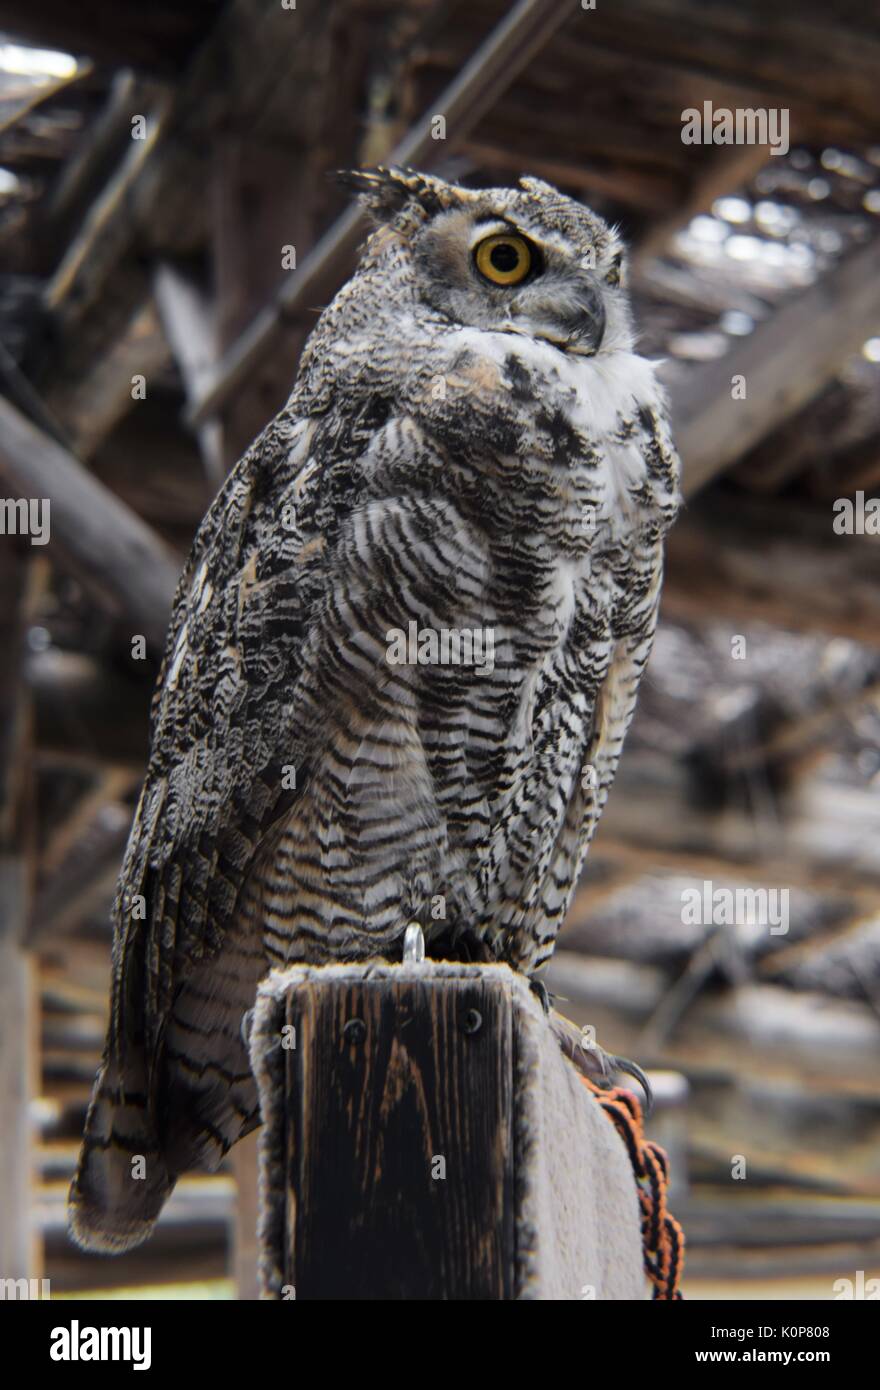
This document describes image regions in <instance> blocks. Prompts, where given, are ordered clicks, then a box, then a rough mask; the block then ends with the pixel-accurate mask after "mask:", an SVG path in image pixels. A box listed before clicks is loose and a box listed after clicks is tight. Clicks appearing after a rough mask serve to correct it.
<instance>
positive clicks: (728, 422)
mask: <svg viewBox="0 0 880 1390" xmlns="http://www.w3.org/2000/svg"><path fill="white" fill-rule="evenodd" d="M0 30H2V32H0V266H2V273H0V342H2V346H0V393H2V398H3V399H2V400H0V491H2V492H3V493H4V498H0V519H2V522H3V534H0V627H2V661H0V788H2V796H0V967H2V968H0V1043H2V1047H0V1110H2V1132H0V1277H2V1276H6V1275H11V1274H13V1273H21V1272H24V1271H26V1272H28V1273H30V1274H32V1275H39V1274H43V1275H45V1276H46V1277H48V1278H50V1280H51V1287H52V1293H53V1296H54V1295H58V1294H63V1293H74V1294H76V1295H80V1294H81V1293H82V1292H84V1291H87V1290H101V1291H103V1292H104V1293H106V1292H108V1291H112V1290H114V1289H117V1290H118V1289H121V1288H126V1289H128V1290H129V1292H131V1291H132V1290H134V1291H135V1292H136V1294H137V1295H138V1296H157V1297H158V1296H170V1295H171V1293H172V1292H173V1293H174V1295H175V1296H185V1295H187V1294H188V1295H189V1296H195V1297H211V1296H212V1297H232V1296H234V1292H235V1283H234V1277H233V1276H234V1273H235V1269H236V1265H235V1262H234V1258H233V1247H234V1245H235V1242H234V1240H233V1233H234V1231H235V1229H236V1223H237V1226H238V1230H239V1233H240V1241H239V1245H238V1256H237V1258H238V1266H237V1268H238V1271H239V1273H240V1274H241V1277H242V1285H241V1291H242V1293H246V1292H247V1278H248V1275H247V1273H246V1269H247V1262H248V1258H249V1256H248V1250H247V1246H248V1233H249V1232H250V1233H251V1234H252V1230H253V1210H252V1206H251V1204H250V1196H249V1187H248V1181H249V1178H248V1174H249V1171H250V1170H249V1169H248V1161H247V1158H246V1157H245V1158H243V1159H242V1160H240V1161H239V1174H240V1176H241V1180H242V1181H241V1190H242V1192H243V1193H245V1194H246V1195H245V1196H244V1197H243V1198H242V1199H241V1200H240V1201H237V1197H236V1192H237V1183H236V1171H235V1169H234V1168H233V1166H232V1165H230V1167H229V1169H228V1170H227V1171H226V1172H224V1173H221V1174H220V1175H218V1176H216V1177H213V1178H205V1177H196V1178H192V1179H187V1180H185V1181H184V1182H182V1183H181V1184H180V1187H179V1189H178V1191H177V1193H176V1194H175V1196H174V1198H173V1200H172V1201H171V1202H170V1204H169V1207H168V1209H167V1211H166V1213H165V1216H164V1217H163V1219H162V1221H161V1223H160V1226H159V1229H158V1232H157V1234H156V1236H155V1238H154V1239H153V1240H152V1241H151V1242H150V1243H149V1244H148V1245H147V1246H145V1247H144V1248H142V1249H141V1250H138V1251H136V1252H134V1253H133V1254H130V1255H127V1256H125V1257H122V1258H120V1259H117V1260H107V1259H100V1258H96V1257H88V1256H85V1255H83V1254H80V1253H79V1252H77V1251H76V1250H75V1249H74V1248H73V1247H72V1246H71V1245H70V1244H69V1243H68V1241H67V1238H66V1234H65V1226H64V1200H65V1194H66V1189H67V1185H68V1182H69V1179H70V1176H71V1173H72V1169H73V1164H74V1158H75V1153H76V1148H77V1141H78V1136H79V1134H80V1132H81V1128H82V1123H83V1117H84V1111H85V1106H86V1101H87V1097H88V1093H89V1089H90V1084H91V1080H92V1077H93V1075H94V1071H95V1067H96V1064H97V1060H98V1056H99V1052H100V1047H101V1043H102V1039H103V1034H104V1027H105V1012H106V995H107V983H108V967H109V948H110V926H109V907H110V902H111V898H112V894H113V890H114V883H115V878H116V875H117V872H118V870H119V866H120V860H121V854H122V849H123V846H124V843H125V839H126V835H127V829H128V825H129V822H130V818H131V814H132V807H133V802H134V798H135V797H136V794H137V789H138V785H139V781H140V778H141V776H142V773H143V768H144V761H145V754H146V746H147V728H148V706H149V699H150V694H151V689H152V685H153V682H154V679H155V675H156V669H157V665H156V663H157V656H158V653H159V652H160V650H161V643H162V636H163V632H164V626H165V622H166V619H167V614H168V607H169V604H170V598H171V592H172V589H173V584H174V581H175V578H176V573H177V571H178V570H179V568H180V565H181V563H182V557H183V555H184V553H185V551H186V549H187V546H188V545H189V542H190V540H191V538H192V536H193V533H194V531H195V528H196V526H197V525H198V522H199V520H200V518H201V517H202V515H203V513H204V511H205V509H206V507H207V505H208V503H209V502H210V499H211V497H212V495H213V493H214V492H215V490H216V489H217V487H218V484H219V482H220V480H221V479H222V478H223V476H224V475H225V473H226V471H227V470H228V468H229V467H230V466H231V465H232V464H233V463H234V461H235V459H236V458H237V457H238V455H239V454H240V452H241V450H242V448H243V446H244V445H246V444H247V443H248V442H249V440H250V439H251V437H252V436H253V435H254V434H255V433H256V432H257V431H258V430H259V429H260V428H261V427H262V426H263V425H264V424H265V423H266V421H267V420H268V419H269V417H270V416H271V415H272V414H273V413H274V412H275V411H276V410H277V409H278V407H279V406H280V405H281V404H282V403H283V401H284V399H285V397H286V395H287V393H288V391H289V389H290V386H291V384H292V382H293V379H294V375H295V371H296V362H297V356H298V353H299V351H300V348H301V346H302V343H303V340H304V337H305V335H306V334H307V333H308V331H309V328H310V326H311V324H312V323H313V322H314V318H315V313H316V311H317V310H318V309H319V308H320V307H321V306H322V305H323V304H325V303H326V302H327V301H328V299H329V298H330V297H331V295H332V294H333V292H334V290H335V289H336V288H337V287H338V285H339V284H341V283H342V281H343V280H344V279H345V278H346V276H347V275H348V274H349V273H350V270H351V267H352V265H353V259H354V248H355V247H356V245H357V242H358V239H359V237H361V236H362V235H363V226H362V225H356V217H355V215H354V214H352V213H350V212H348V211H347V203H346V200H345V198H344V196H343V195H342V193H341V192H340V191H339V189H338V187H337V186H336V185H334V184H333V182H331V181H330V180H329V179H328V178H327V177H326V175H327V173H328V171H330V170H333V169H336V168H339V167H350V166H352V165H358V164H363V163H366V164H371V163H375V162H377V161H382V160H385V159H388V158H389V156H390V157H394V158H402V159H405V160H406V162H410V163H413V164H415V165H417V166H419V167H427V168H430V169H432V170H435V171H437V172H439V173H441V174H444V175H448V176H450V177H455V178H457V179H460V180H462V181H464V182H467V183H472V184H475V185H480V184H499V183H500V184H503V183H506V182H509V181H510V180H513V179H515V178H516V176H518V175H519V174H521V173H531V174H536V175H539V176H542V177H544V178H546V179H548V180H549V181H551V182H553V183H555V184H557V185H558V186H559V187H561V188H563V189H564V190H565V191H566V192H568V193H570V194H572V195H574V196H575V197H578V198H581V199H583V200H584V201H585V202H587V203H589V204H590V205H591V206H592V207H594V208H595V209H597V210H598V211H599V212H601V213H602V214H603V215H604V216H605V217H607V218H609V219H611V220H613V221H615V222H617V223H619V224H620V226H621V227H622V229H623V231H624V233H625V235H626V237H627V239H628V241H629V244H630V246H631V248H632V256H631V262H630V266H629V281H630V285H631V288H632V293H633V298H634V302H635V308H636V313H637V318H638V322H639V324H640V328H641V344H642V350H643V352H645V353H646V354H647V355H649V356H651V357H654V358H663V359H664V365H663V368H662V371H663V376H664V378H665V380H666V382H667V383H668V386H669V390H670V395H671V398H672V403H673V410H674V418H675V421H676V426H677V435H678V441H679V445H680V450H681V453H682V456H683V459H684V467H685V474H684V476H685V489H686V493H687V497H688V505H687V507H686V509H685V511H684V513H683V515H682V518H681V520H680V522H679V524H678V526H677V527H676V529H675V531H674V533H673V535H672V537H671V541H670V545H669V564H668V580H667V584H666V589H665V595H664V600H663V616H662V621H661V625H660V629H659V633H658V637H657V642H656V648H655V652H654V655H653V657H652V660H651V664H650V667H649V670H648V675H647V678H646V680H645V682H644V685H643V688H642V695H641V700H640V704H639V709H638V713H637V717H636V720H635V723H634V725H633V728H632V731H631V734H630V737H629V740H628V744H627V746H626V749H625V752H624V757H623V762H622V766H621V771H620V774H619V777H618V780H617V783H616V785H615V787H614V789H613V791H612V794H611V797H610V801H609V804H608V808H607V811H606V814H605V817H604V820H603V821H602V823H601V826H600V829H599V833H598V836H597V839H596V842H595V847H594V850H593V852H592V854H591V856H590V859H589V862H588V867H587V870H586V873H585V876H584V879H583V883H582V886H581V887H580V889H579V892H578V894H577V897H576V899H575V902H574V905H573V907H572V910H571V913H570V916H569V919H568V923H567V925H566V927H565V929H564V932H563V935H562V937H561V940H560V946H559V950H558V952H557V955H556V958H555V961H554V963H553V966H552V969H551V973H550V979H549V982H550V986H551V988H552V989H553V990H554V991H556V992H557V993H558V994H559V995H561V996H564V998H565V999H566V1000H567V1002H566V1003H562V1004H561V1005H560V1007H561V1008H562V1009H564V1010H565V1011H566V1012H568V1013H569V1014H570V1015H571V1016H572V1017H573V1018H575V1019H576V1020H577V1022H578V1023H579V1024H590V1025H592V1026H593V1027H594V1028H595V1029H596V1030H597V1033H598V1037H599V1040H600V1041H601V1042H602V1044H603V1045H604V1046H605V1047H606V1048H609V1049H611V1050H613V1051H616V1052H619V1053H622V1054H624V1055H626V1056H628V1057H633V1058H638V1059H639V1060H640V1061H641V1062H642V1063H643V1064H644V1065H646V1066H649V1067H650V1068H651V1069H652V1071H653V1073H654V1075H655V1080H656V1083H657V1089H658V1093H659V1104H658V1109H657V1113H656V1117H655V1119H654V1121H653V1124H652V1128H651V1130H650V1132H651V1133H652V1134H653V1135H654V1137H657V1138H660V1139H661V1140H662V1141H663V1142H665V1143H666V1144H667V1146H668V1147H669V1149H670V1151H671V1153H672V1158H673V1166H674V1190H673V1209H674V1211H675V1212H676V1215H677V1216H678V1217H679V1219H680V1220H681V1221H682V1223H683V1225H684V1227H685V1229H686V1232H687V1235H688V1241H689V1244H688V1262H687V1277H686V1280H685V1293H686V1295H687V1296H689V1297H720V1298H744V1299H748V1298H755V1297H765V1296H769V1297H784V1298H793V1297H804V1298H820V1299H829V1298H835V1297H843V1298H846V1297H855V1298H860V1297H861V1298H864V1297H871V1296H874V1297H877V1296H878V1295H880V1283H875V1282H872V1281H875V1280H877V1278H878V1275H880V1065H878V1059H880V651H878V647H880V621H878V619H880V535H878V531H880V522H877V520H876V519H874V508H873V507H872V505H871V503H872V500H873V499H874V498H880V389H878V387H880V129H878V124H880V120H878V113H880V106H878V91H880V16H878V13H877V10H876V8H875V7H874V6H873V5H871V4H870V3H867V0H866V2H865V3H858V2H857V0H845V2H844V3H839V4H829V3H827V0H821V3H820V0H776V3H775V4H773V5H767V4H766V3H764V0H713V3H711V4H706V3H704V0H597V3H596V4H595V7H594V8H591V7H589V6H587V5H585V4H581V3H580V0H551V2H550V3H548V0H525V3H521V4H518V5H508V4H507V3H504V0H467V3H464V0H452V2H451V3H437V2H436V0H395V2H394V3H384V0H336V3H328V0H288V3H286V4H285V3H283V0H227V2H226V3H216V0H189V2H188V3H183V2H182V0H151V3H149V4H142V3H135V0H90V3H88V4H79V5H70V4H69V3H66V2H65V0H40V3H39V4H33V3H32V0H31V2H29V3H24V0H5V2H4V3H3V4H2V5H0ZM704 103H711V107H710V108H707V107H705V106H704ZM690 109H692V110H693V111H694V112H696V113H699V115H700V117H701V119H703V120H704V121H705V120H706V118H707V116H708V117H709V120H710V121H711V119H712V116H711V113H713V112H714V113H717V112H721V113H723V112H729V113H732V114H733V119H734V126H733V129H734V130H735V129H736V125H735V118H736V116H737V113H742V112H751V113H753V116H752V118H751V119H752V124H751V125H749V124H745V125H742V126H741V132H743V131H744V132H745V133H746V139H745V140H743V141H741V142H740V143H733V144H721V143H708V142H707V143H700V144H690V143H685V142H684V141H683V139H682V133H683V129H684V126H683V115H684V113H685V112H687V111H688V110H690ZM761 112H763V113H764V116H765V117H766V119H767V122H768V125H767V127H766V133H767V135H768V136H769V135H774V134H775V135H776V136H777V137H780V138H777V139H776V142H775V143H776V152H773V151H772V147H771V144H769V143H768V142H767V140H766V139H765V141H764V143H756V142H755V141H754V140H752V141H749V139H748V131H749V130H750V129H751V130H752V132H753V133H754V132H757V133H758V134H760V132H761V126H760V120H759V116H756V115H754V113H761ZM773 113H775V115H774V114H773ZM721 119H722V120H723V116H722V118H721ZM744 119H745V118H744ZM708 129H709V130H710V131H711V129H712V127H711V125H710V126H709V127H708ZM783 130H787V133H788V140H787V141H784V140H783V139H782V138H781V136H782V132H783ZM783 145H786V146H787V148H786V149H783V148H782V147H783ZM340 218H344V219H345V220H343V221H342V222H340V221H339V219H340ZM19 496H21V497H23V498H25V499H30V500H29V501H28V503H27V506H25V507H24V509H23V510H22V508H21V507H19V506H18V505H17V504H16V502H15V498H17V497H19ZM47 498H48V499H49V501H50V503H51V512H50V515H49V516H47V515H46V514H45V512H44V510H41V508H42V507H43V503H44V500H45V499H47ZM843 499H848V500H849V501H850V502H851V504H852V505H851V507H850V508H849V510H847V508H846V507H845V506H844V505H842V500H843ZM877 508H878V510H880V502H878V504H877ZM46 521H49V523H50V524H49V526H48V529H46V528H45V527H44V522H46ZM44 541H45V542H47V543H43V542H44ZM744 890H747V891H744ZM184 1286H185V1287H184Z"/></svg>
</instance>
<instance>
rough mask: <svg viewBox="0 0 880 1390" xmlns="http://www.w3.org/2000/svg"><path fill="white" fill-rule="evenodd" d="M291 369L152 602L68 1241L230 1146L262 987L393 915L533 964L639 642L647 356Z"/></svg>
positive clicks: (361, 944)
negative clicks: (152, 655)
mask: <svg viewBox="0 0 880 1390" xmlns="http://www.w3.org/2000/svg"><path fill="white" fill-rule="evenodd" d="M444 354H445V355H444ZM312 361H313V363H314V366H313V368H312V369H309V370H306V371H304V373H303V377H302V380H301V384H300V386H298V388H297V390H296V392H295V393H294V395H293V397H292V398H291V402H290V404H289V406H288V408H287V410H286V411H284V412H282V414H281V415H280V416H279V417H277V419H276V420H275V421H274V422H273V423H272V424H271V425H270V426H269V427H268V429H267V430H266V431H265V432H264V434H263V435H262V436H261V437H260V438H259V439H258V440H257V441H256V442H255V443H254V445H253V446H252V447H251V449H250V450H249V452H248V453H247V454H246V455H245V457H244V458H243V460H242V461H241V463H240V464H239V465H238V467H237V468H236V469H235V471H234V472H233V473H232V474H231V475H230V478H229V479H228V481H227V483H226V485H225V487H224V488H223V490H222V492H221V493H220V495H219V497H218V498H217V500H216V501H215V503H214V505H213V506H212V508H211V510H210V512H209V513H208V516H207V517H206V519H205V522H204V523H203V525H202V528H201V530H200V532H199V535H198V537H197V539H196V543H195V546H194V548H193V552H192V555H191V556H190V559H189V561H188V563H187V566H186V569H185V571H184V574H183V577H182V579H181V583H180V587H179V590H178V594H177V598H176V602H175V606H174V613H173V618H172V623H171V629H170V632H169V637H168V644H167V649H166V655H165V660H164V663H163V669H162V673H161V677H160V685H159V689H158V691H157V695H156V698H155V701H154V706H153V730H152V741H151V752H150V760H149V766H148V771H147V776H146V780H145V784H144V788H143V792H142V796H141V800H140V804H139V807H138V810H137V813H136V816H135V821H134V825H133V828H132V833H131V838H130V842H129V845H128V849H127V853H126V857H125V864H124V867H123V872H122V878H121V881H120V887H119V893H118V896H117V901H116V906H115V939H114V954H113V995H112V1009H111V1022H110V1028H109V1032H108V1038H107V1044H106V1048H105V1053H104V1058H103V1062H102V1065H101V1069H100V1072H99V1075H98V1078H97V1081H96V1085H95V1091H94V1095H93V1099H92V1104H91V1107H90V1110H89V1115H88V1120H87V1126H86V1135H85V1140H84V1144H83V1150H82V1155H81V1159H80V1165H79V1169H78V1172H77V1176H76V1179H75V1182H74V1185H73V1188H72V1194H71V1229H72V1231H73V1234H74V1236H75V1238H76V1239H77V1240H79V1241H80V1242H81V1243H82V1244H84V1245H87V1246H90V1247H92V1248H99V1249H109V1250H119V1249H124V1248H127V1247H128V1246H131V1245H133V1244H137V1243H138V1242H139V1241H140V1240H142V1239H143V1238H144V1237H145V1236H146V1235H147V1234H148V1233H149V1231H150V1229H151V1227H152V1224H153V1223H154V1221H155V1219H156V1216H157V1214H158V1212H159V1210H160V1208H161V1206H162V1204H163V1202H164V1200H165V1198H166V1197H167V1195H168V1192H169V1191H170V1190H171V1187H172V1186H173V1184H174V1182H175V1180H176V1178H177V1176H178V1174H179V1173H180V1172H182V1171H183V1170H184V1169H186V1168H189V1167H193V1166H202V1167H207V1168H213V1167H216V1165H217V1163H218V1162H219V1161H220V1159H221V1158H222V1156H223V1155H224V1154H225V1153H226V1151H227V1150H228V1148H229V1147H230V1145H231V1144H232V1143H234V1142H235V1140H236V1139H237V1138H239V1137H240V1136H241V1135H242V1134H244V1133H246V1132H247V1131H248V1130H249V1129H250V1128H252V1127H253V1126H254V1125H255V1124H256V1123H257V1120H258V1116H257V1103H256V1096H255V1091H254V1085H253V1081H252V1079H251V1077H250V1072H249V1067H248V1059H247V1053H246V1048H245V1043H244V1039H243V1036H242V1016H243V1014H244V1013H245V1011H246V1010H247V1008H248V1007H249V1004H250V1002H251V1001H252V999H253V994H254V989H255V985H256V981H257V980H258V978H259V977H260V976H261V975H262V974H263V973H264V972H265V970H266V967H267V962H273V961H275V962H277V961H284V960H292V959H300V958H304V959H309V960H322V959H333V958H356V957H358V956H361V957H363V956H366V955H369V954H376V953H381V952H382V951H386V950H389V951H393V950H394V949H396V943H397V941H398V940H399V937H400V935H401V933H402V932H403V929H404V928H405V926H406V925H407V923H408V922H409V921H411V920H413V919H416V920H419V921H421V922H422V923H423V925H424V927H425V930H426V933H427V934H428V935H429V936H431V935H437V934H440V933H441V932H442V933H443V934H444V935H446V936H449V937H450V938H454V937H455V936H456V934H457V933H459V932H461V931H463V930H467V931H469V932H470V933H471V934H472V936H473V937H474V938H479V939H481V940H482V941H483V942H484V943H485V945H486V947H487V949H488V950H490V951H491V952H492V953H493V954H495V955H497V956H499V957H500V958H501V959H505V960H508V961H509V962H510V963H511V964H513V965H514V966H517V967H519V968H522V969H528V970H532V969H535V968H537V967H538V966H539V965H540V964H541V963H542V962H543V961H544V960H545V959H546V958H547V956H548V955H549V954H550V951H551V950H552V945H553V940H554V938H555V935H556V932H557V931H558V928H559V924H560V922H561V920H562V916H563V914H564V912H565V909H566V906H567V904H568V901H569V898H570V894H571V891H572V888H573V885H574V883H575V881H576V877H577V874H578V872H579V870H580V866H581V864H582V862H583V857H584V854H585V853H586V848H587V845H588V843H589V839H590V837H591V835H592V832H593V829H594V827H595V824H596V820H597V818H598V815H599V813H600V811H601V807H602V804H603V803H604V799H605V795H606V793H607V789H608V786H609V784H610V782H611V779H612V777H613V774H614V769H615V766H616V762H617V757H618V754H619V751H620V745H621V742H622V739H623V735H624V733H625V731H626V727H627V725H628V723H629V720H630V717H631V714H632V709H633V703H634V700H635V693H636V688H637V685H638V680H639V677H640V675H641V672H642V670H643V668H644V664H645V661H646V660H647V654H648V651H649V648H650V642H651V636H652V633H653V629H654V623H655V619H656V607H657V598H658V592H659V583H660V572H661V542H662V536H663V533H664V532H665V530H666V528H667V526H668V525H669V523H670V521H671V520H672V517H673V515H674V511H675V507H676V504H677V464H676V459H675V455H674V452H673V450H672V447H671V444H670V441H669V437H668V433H667V430H666V425H665V420H664V414H663V407H662V401H661V398H660V395H659V393H658V391H657V388H656V386H655V385H654V381H653V375H652V373H651V371H650V368H649V366H648V365H647V364H646V363H644V362H642V360H641V359H639V358H637V357H635V356H633V355H631V354H620V355H619V360H618V361H612V362H610V363H608V362H606V363H604V364H603V363H601V362H600V361H599V359H596V360H595V361H574V360H572V361H569V360H567V359H566V358H565V356H564V355H563V354H562V353H561V352H559V351H557V350H556V349H555V348H552V347H550V346H549V345H547V344H538V343H531V342H529V340H527V339H525V338H516V337H513V336H511V335H505V334H477V333H475V332H472V331H470V330H458V331H457V332H456V333H450V334H449V335H448V336H447V338H446V339H444V345H443V353H441V355H440V357H439V359H438V362H437V363H436V364H435V366H436V370H434V371H432V370H431V366H432V364H431V363H430V361H428V360H427V359H426V357H425V355H424V353H422V354H419V353H418V352H415V353H413V355H412V359H411V361H410V362H409V363H406V362H403V363H401V362H400V354H399V352H398V363H399V364H400V367H401V373H402V379H401V373H399V374H398V378H397V381H396V384H392V379H391V375H390V371H387V370H386V369H385V368H382V370H379V367H377V366H376V365H375V364H373V366H372V367H371V368H370V371H369V372H367V370H366V368H364V371H365V373H366V375H365V376H362V377H358V375H357V371H355V370H354V368H353V369H352V371H353V375H352V376H351V377H350V378H347V379H344V378H339V377H337V378H336V380H335V383H334V382H333V380H332V379H331V378H330V377H328V374H327V369H326V364H325V363H323V362H322V360H321V359H320V357H319V356H316V355H315V354H314V353H313V357H312ZM379 365H380V366H381V364H379ZM355 366H357V364H356V363H355ZM383 371H385V376H383V375H382V372H383ZM346 380H347V381H349V383H350V386H351V389H350V391H349V394H348V399H347V400H346V401H343V397H342V392H343V387H344V385H345V384H346ZM328 381H330V385H328ZM365 382H366V383H367V385H365V384H364V383H365ZM316 383H317V384H316ZM444 643H445V645H444ZM462 644H464V645H462ZM463 653H464V655H463Z"/></svg>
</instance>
